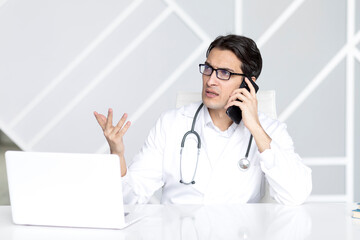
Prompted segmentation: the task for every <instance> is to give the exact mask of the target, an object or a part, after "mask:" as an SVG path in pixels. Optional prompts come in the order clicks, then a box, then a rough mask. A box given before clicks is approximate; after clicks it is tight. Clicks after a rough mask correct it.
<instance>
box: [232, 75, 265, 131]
mask: <svg viewBox="0 0 360 240" xmlns="http://www.w3.org/2000/svg"><path fill="white" fill-rule="evenodd" d="M248 79H249V80H250V82H251V84H252V85H253V87H254V88H255V93H257V91H258V90H259V86H258V85H257V84H256V83H255V82H254V81H253V80H252V79H251V78H249V77H248ZM240 88H245V89H246V90H248V91H249V92H250V88H249V86H248V85H247V83H246V81H245V78H244V80H243V81H242V82H241V84H240ZM237 101H240V100H239V99H238V100H237ZM226 114H227V115H228V116H229V117H230V118H231V120H232V121H233V122H235V123H236V124H239V123H240V121H241V119H242V113H241V109H240V108H239V107H238V106H230V107H229V108H228V109H227V110H226Z"/></svg>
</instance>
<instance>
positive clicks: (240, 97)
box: [228, 91, 251, 102]
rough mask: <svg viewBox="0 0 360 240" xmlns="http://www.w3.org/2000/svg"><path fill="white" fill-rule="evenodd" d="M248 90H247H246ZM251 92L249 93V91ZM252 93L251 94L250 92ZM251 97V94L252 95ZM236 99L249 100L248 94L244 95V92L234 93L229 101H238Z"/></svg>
mask: <svg viewBox="0 0 360 240" xmlns="http://www.w3.org/2000/svg"><path fill="white" fill-rule="evenodd" d="M246 92H247V91H246ZM248 94H249V93H248ZM249 95H250V94H249ZM250 97H251V95H250ZM236 100H240V101H247V96H245V95H244V92H238V93H236V94H233V95H232V96H231V97H230V98H229V101H228V102H232V101H236Z"/></svg>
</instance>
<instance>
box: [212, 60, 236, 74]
mask: <svg viewBox="0 0 360 240" xmlns="http://www.w3.org/2000/svg"><path fill="white" fill-rule="evenodd" d="M205 64H206V65H209V66H210V67H212V68H213V69H215V68H214V67H213V66H211V64H210V63H208V62H206V61H205ZM217 69H222V70H226V71H229V72H235V71H234V70H233V69H231V68H226V67H225V68H222V67H220V68H217Z"/></svg>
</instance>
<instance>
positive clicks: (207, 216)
mask: <svg viewBox="0 0 360 240" xmlns="http://www.w3.org/2000/svg"><path fill="white" fill-rule="evenodd" d="M129 207H130V208H131V207H133V206H127V208H129ZM141 207H142V208H143V211H144V214H146V215H148V217H146V218H144V219H142V220H141V221H139V222H137V223H135V224H133V225H131V226H129V227H127V228H125V229H123V230H108V229H82V228H60V227H37V226H19V225H14V224H13V223H12V219H11V208H10V207H9V206H0V239H6V240H9V239H21V240H23V239H37V240H41V239H52V240H56V239H78V240H81V239H116V240H121V239H157V240H159V239H171V240H173V239H186V240H191V239H276V240H278V239H291V240H296V239H357V240H358V239H360V221H357V220H358V219H353V218H351V210H352V209H354V208H355V207H356V206H355V205H354V204H344V203H323V204H318V203H316V204H311V203H307V204H304V205H302V206H296V207H291V206H283V205H279V204H243V205H196V206H192V205H188V206H187V205H181V206H179V205H144V206H141Z"/></svg>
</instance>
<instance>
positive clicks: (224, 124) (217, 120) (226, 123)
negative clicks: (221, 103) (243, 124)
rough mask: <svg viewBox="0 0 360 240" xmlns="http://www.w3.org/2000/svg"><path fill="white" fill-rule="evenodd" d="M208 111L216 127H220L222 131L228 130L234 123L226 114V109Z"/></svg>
mask: <svg viewBox="0 0 360 240" xmlns="http://www.w3.org/2000/svg"><path fill="white" fill-rule="evenodd" d="M208 111H209V114H210V117H211V120H212V121H213V123H214V125H215V126H216V127H218V128H219V129H220V130H221V131H225V130H227V129H228V128H229V127H230V126H231V124H232V123H233V121H232V120H231V119H230V118H229V117H228V115H227V114H226V110H225V109H221V110H216V109H209V108H208Z"/></svg>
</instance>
